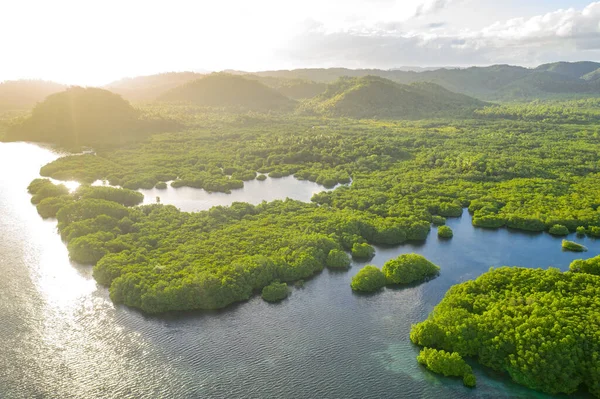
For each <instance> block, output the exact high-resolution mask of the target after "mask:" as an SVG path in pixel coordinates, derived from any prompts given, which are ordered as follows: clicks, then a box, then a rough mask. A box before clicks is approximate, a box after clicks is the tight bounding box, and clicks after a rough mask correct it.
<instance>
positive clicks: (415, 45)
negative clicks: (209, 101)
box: [280, 0, 600, 67]
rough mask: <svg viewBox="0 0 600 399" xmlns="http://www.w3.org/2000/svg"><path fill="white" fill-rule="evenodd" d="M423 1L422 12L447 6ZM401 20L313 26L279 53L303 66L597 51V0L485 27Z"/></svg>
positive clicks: (538, 59) (581, 55)
mask: <svg viewBox="0 0 600 399" xmlns="http://www.w3.org/2000/svg"><path fill="white" fill-rule="evenodd" d="M448 3H449V1H448V0H436V1H430V2H428V3H427V7H425V6H424V8H423V9H422V12H426V11H432V10H434V9H437V8H439V7H443V6H445V5H448ZM404 25H406V24H404V23H403V22H399V23H393V22H385V23H379V24H372V25H368V26H365V25H361V26H354V27H350V28H347V29H345V30H340V31H337V32H328V33H325V32H324V30H323V29H311V30H308V31H306V32H305V33H304V34H303V35H301V36H298V37H296V39H295V40H294V41H293V42H292V43H291V45H290V46H288V47H287V48H286V49H282V50H281V52H280V54H281V55H283V56H285V57H288V58H290V59H294V60H296V61H298V62H304V63H305V64H310V65H318V64H328V65H331V66H333V65H352V66H355V67H377V66H379V67H394V66H397V65H469V64H492V63H516V64H521V65H523V64H525V65H535V64H537V63H542V62H549V61H556V60H558V59H561V60H578V59H595V58H596V57H597V56H598V54H599V50H600V2H594V3H591V4H589V5H588V6H587V7H585V8H584V9H582V10H576V9H573V8H569V9H561V10H557V11H553V12H549V13H546V14H543V15H537V16H533V17H530V18H514V19H510V20H506V21H500V22H496V23H493V24H491V25H490V26H488V27H485V28H482V29H479V30H473V29H457V28H452V27H450V25H449V24H442V23H437V24H436V25H435V27H434V28H432V27H431V26H430V25H426V29H423V28H421V29H414V28H413V29H412V30H403V29H402V28H403V26H404Z"/></svg>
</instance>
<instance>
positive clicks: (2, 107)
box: [0, 80, 66, 112]
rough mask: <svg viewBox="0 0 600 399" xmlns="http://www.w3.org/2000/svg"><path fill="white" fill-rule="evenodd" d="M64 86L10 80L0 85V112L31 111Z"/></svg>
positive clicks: (40, 81) (43, 82) (41, 81)
mask: <svg viewBox="0 0 600 399" xmlns="http://www.w3.org/2000/svg"><path fill="white" fill-rule="evenodd" d="M65 89H66V86H63V85H61V84H59V83H54V82H47V81H44V80H12V81H6V82H1V83H0V112H4V111H13V110H26V109H31V108H32V107H33V106H34V105H35V104H36V103H38V102H40V101H43V100H44V99H45V98H46V97H47V96H49V95H50V94H53V93H56V92H59V91H62V90H65Z"/></svg>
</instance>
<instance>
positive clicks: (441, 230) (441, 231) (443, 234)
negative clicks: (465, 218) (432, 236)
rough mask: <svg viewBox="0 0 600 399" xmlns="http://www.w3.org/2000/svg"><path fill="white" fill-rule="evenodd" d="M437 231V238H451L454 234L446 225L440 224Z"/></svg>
mask: <svg viewBox="0 0 600 399" xmlns="http://www.w3.org/2000/svg"><path fill="white" fill-rule="evenodd" d="M437 233H438V237H439V238H445V239H448V238H452V237H453V236H454V233H453V232H452V229H451V228H450V227H448V226H440V227H438V229H437Z"/></svg>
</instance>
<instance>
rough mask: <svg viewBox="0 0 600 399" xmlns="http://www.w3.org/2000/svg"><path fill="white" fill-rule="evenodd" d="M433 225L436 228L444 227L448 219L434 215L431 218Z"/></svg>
mask: <svg viewBox="0 0 600 399" xmlns="http://www.w3.org/2000/svg"><path fill="white" fill-rule="evenodd" d="M431 223H433V225H434V226H443V225H445V224H446V218H445V217H443V216H438V215H433V216H432V217H431Z"/></svg>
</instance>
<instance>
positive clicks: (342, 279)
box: [0, 143, 600, 398]
mask: <svg viewBox="0 0 600 399" xmlns="http://www.w3.org/2000/svg"><path fill="white" fill-rule="evenodd" d="M56 156H57V155H56V154H53V153H51V152H50V151H48V150H46V149H42V148H40V147H36V146H33V145H30V144H22V143H11V144H2V143H0V275H1V276H2V278H1V279H0V336H1V337H2V339H1V340H0V398H32V397H39V398H126V397H127V398H128V397H131V398H138V397H140V398H238V397H239V398H435V397H437V398H532V397H539V398H544V397H548V396H546V395H542V394H539V393H536V392H534V391H531V390H528V389H526V388H523V387H520V386H518V385H515V384H513V383H511V382H510V381H508V380H507V379H506V378H505V377H503V376H501V375H496V374H495V373H492V372H490V371H489V370H486V369H482V368H480V367H476V368H475V372H476V375H477V378H478V387H477V388H476V389H472V390H471V389H467V388H464V387H463V386H462V383H461V381H459V380H453V379H448V378H443V377H439V376H436V375H433V374H431V373H429V372H428V371H426V370H424V369H422V368H421V367H420V366H419V365H418V364H417V362H416V360H415V357H416V355H417V352H418V349H417V348H416V347H414V346H413V345H412V344H411V343H410V341H409V340H408V332H409V330H410V326H411V324H412V323H415V322H418V321H420V320H422V319H424V318H425V317H426V316H427V314H428V313H429V312H430V311H431V309H432V308H433V306H434V305H435V304H436V303H437V302H438V301H439V300H440V299H441V298H442V296H443V295H444V293H445V292H446V290H447V289H448V288H449V287H450V286H451V285H453V284H456V283H458V282H461V281H464V280H467V279H471V278H474V277H476V276H478V275H480V274H481V273H483V272H485V271H487V270H488V269H489V267H490V266H501V265H520V266H528V267H544V268H546V267H548V266H555V267H559V268H561V269H563V270H565V269H567V268H568V265H569V263H570V262H571V261H572V260H573V259H576V258H579V257H582V256H585V257H591V256H595V255H598V254H599V253H600V245H599V244H600V243H598V242H597V241H595V240H591V239H589V238H584V239H581V240H580V239H577V238H575V237H574V236H573V237H572V238H571V239H573V240H575V241H578V242H583V243H584V245H586V246H587V247H588V248H589V249H590V251H589V252H587V253H585V254H583V255H582V254H574V253H568V252H562V250H561V246H560V244H561V240H560V239H558V238H554V237H551V236H549V235H547V234H525V233H520V232H512V231H508V230H499V231H489V230H482V229H476V228H473V227H472V226H471V223H470V216H469V215H468V213H466V212H465V213H464V214H463V216H462V217H461V218H457V219H450V220H449V222H448V224H449V225H450V226H451V227H452V229H453V230H454V238H453V239H452V240H449V241H441V240H438V239H437V237H436V235H435V231H432V234H431V235H430V237H429V238H428V240H427V242H426V243H424V244H422V245H404V246H400V247H396V248H377V255H376V257H375V258H374V259H373V260H372V261H371V262H370V263H373V264H376V265H378V266H381V265H383V263H384V262H385V261H386V260H388V259H390V258H392V257H395V256H397V255H398V254H400V253H407V252H417V253H421V254H423V255H425V256H426V257H427V258H429V259H430V260H432V261H433V262H435V263H437V264H438V265H440V266H441V268H442V273H441V275H440V276H439V277H438V278H436V279H434V280H432V281H430V282H428V283H426V284H422V285H419V286H417V287H412V288H406V289H386V290H384V291H383V292H381V293H379V294H377V295H370V296H365V295H356V294H354V293H352V291H351V290H350V287H349V284H350V280H351V278H352V276H353V275H354V274H356V273H357V272H358V270H359V268H360V266H362V264H354V265H353V267H352V268H351V269H350V270H349V271H348V272H341V273H340V272H329V271H325V272H323V273H321V274H320V275H318V276H315V277H314V278H313V279H311V280H310V281H307V282H306V285H305V287H304V288H299V289H294V291H293V293H292V295H291V296H290V297H289V298H288V299H287V300H285V301H283V302H282V303H280V304H276V305H273V304H268V303H266V302H264V301H262V300H261V299H260V298H254V299H252V300H250V301H249V302H247V303H243V304H238V305H235V306H233V307H231V308H228V309H226V310H224V311H219V312H211V313H198V312H192V313H186V314H176V315H163V316H160V317H149V316H146V315H143V314H141V313H139V312H137V311H135V310H131V309H128V308H126V307H123V306H116V307H115V306H114V305H113V304H112V303H111V302H110V300H109V298H108V293H107V290H106V289H104V288H102V287H98V286H97V285H96V283H95V281H94V280H93V278H92V276H91V269H90V268H89V267H87V266H80V265H76V264H71V263H70V262H69V259H68V255H67V251H66V248H65V246H64V244H63V243H62V242H61V241H60V237H59V236H58V234H57V233H56V224H55V223H54V222H53V221H43V220H42V219H41V218H39V216H38V215H37V213H36V211H35V208H34V207H33V206H32V205H31V204H30V203H29V195H28V194H27V192H26V186H27V185H28V183H29V182H30V181H31V179H33V178H34V177H36V176H37V175H38V171H39V167H40V166H41V165H43V164H45V163H47V162H49V161H50V160H52V159H54V158H55V157H56ZM292 182H293V181H292ZM288 183H289V182H288V181H287V180H286V184H288ZM274 184H276V183H274ZM276 187H277V188H276V189H274V190H279V191H278V193H282V194H281V195H285V193H286V190H285V189H284V188H282V186H276ZM294 187H295V188H294V189H291V190H296V192H301V193H302V194H298V195H305V196H306V195H308V191H310V190H313V189H314V187H309V186H306V187H307V190H304V189H299V188H298V186H294ZM298 190H300V191H298ZM259 191H260V190H259ZM305 191H306V193H305ZM278 195H279V194H278ZM219 198H220V197H219ZM254 199H255V198H254ZM254 199H253V198H249V200H250V201H253V200H254ZM176 200H177V198H176V197H174V198H173V201H176ZM184 200H185V201H190V198H189V197H186V198H184Z"/></svg>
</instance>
